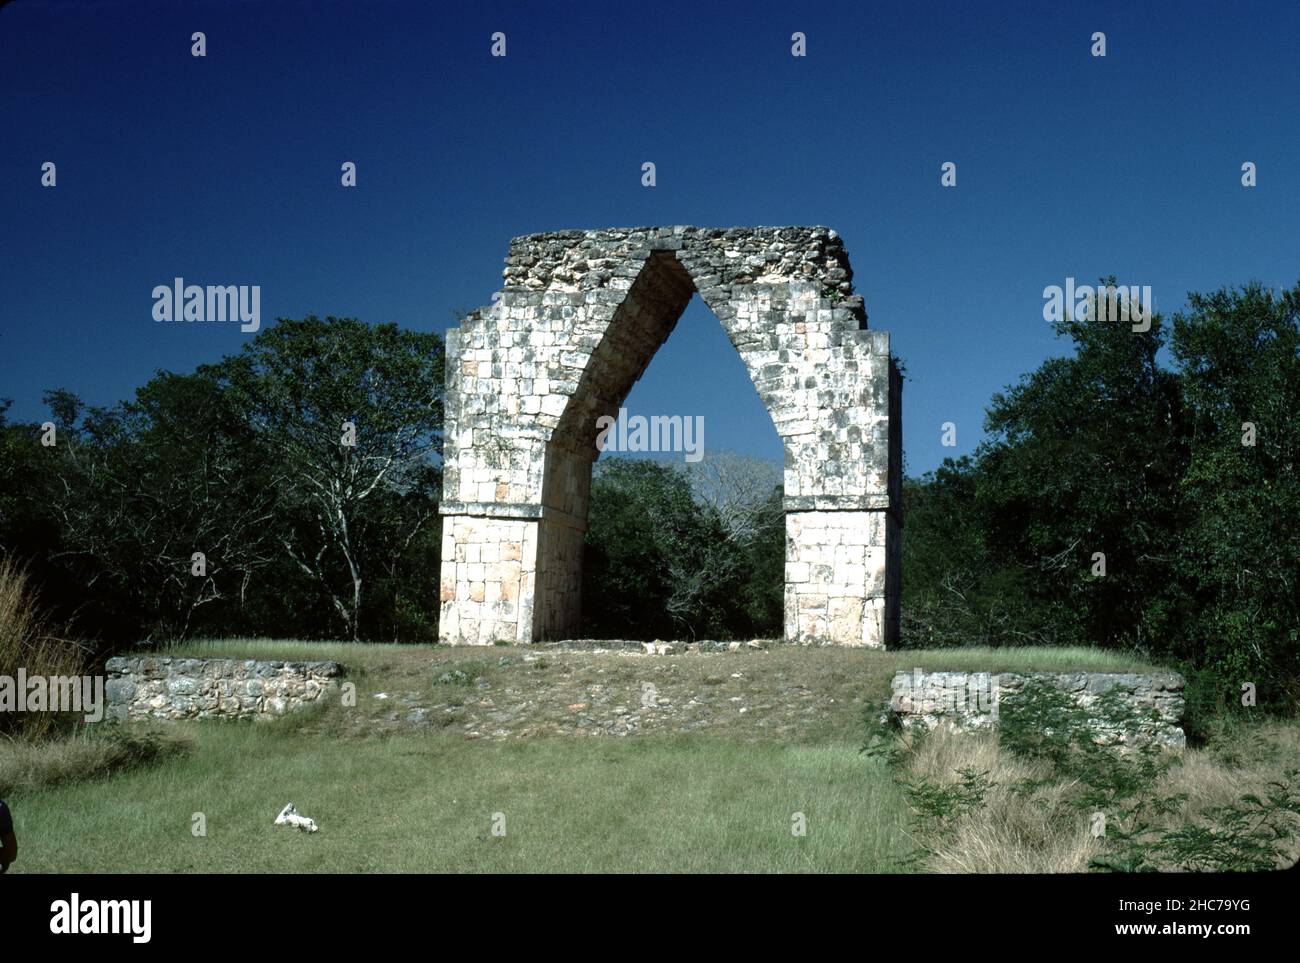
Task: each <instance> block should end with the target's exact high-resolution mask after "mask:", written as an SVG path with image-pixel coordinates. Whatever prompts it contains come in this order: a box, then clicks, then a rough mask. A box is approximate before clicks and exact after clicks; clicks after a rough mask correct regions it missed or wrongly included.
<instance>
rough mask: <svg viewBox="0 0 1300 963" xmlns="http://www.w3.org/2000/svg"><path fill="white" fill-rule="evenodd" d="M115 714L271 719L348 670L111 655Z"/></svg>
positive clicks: (108, 692) (109, 695)
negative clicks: (114, 656) (112, 656)
mask: <svg viewBox="0 0 1300 963" xmlns="http://www.w3.org/2000/svg"><path fill="white" fill-rule="evenodd" d="M105 669H106V670H107V673H108V681H107V683H106V684H105V686H104V694H105V697H106V699H107V701H108V711H107V713H106V715H107V716H108V717H109V718H111V719H218V718H220V719H272V718H275V717H276V716H281V715H284V714H285V713H286V712H292V711H293V710H294V709H299V708H301V707H303V706H304V705H307V704H308V703H312V702H317V701H319V700H320V699H321V698H322V697H323V696H324V695H325V693H326V692H327V691H329V689H330V688H331V687H332V686H333V685H334V680H335V679H336V678H338V677H339V676H341V675H342V674H343V667H342V666H340V665H339V664H338V663H337V662H276V661H270V660H267V661H263V660H255V659H174V658H167V657H153V656H144V657H138V658H121V657H119V658H114V659H109V660H108V662H107V663H106V665H105Z"/></svg>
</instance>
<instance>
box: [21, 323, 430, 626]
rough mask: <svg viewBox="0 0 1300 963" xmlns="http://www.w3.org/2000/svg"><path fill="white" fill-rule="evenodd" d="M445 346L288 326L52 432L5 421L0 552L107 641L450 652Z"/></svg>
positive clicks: (376, 333) (66, 405) (413, 338)
mask: <svg viewBox="0 0 1300 963" xmlns="http://www.w3.org/2000/svg"><path fill="white" fill-rule="evenodd" d="M442 391H443V353H442V342H441V339H440V338H439V337H438V336H437V335H436V334H424V333H417V332H411V331H404V330H402V329H399V328H398V327H397V326H396V325H391V324H388V325H366V324H362V323H360V322H358V321H355V320H352V319H339V318H325V319H320V318H316V317H308V318H306V319H303V320H288V319H282V320H281V321H280V323H279V324H278V325H276V326H275V327H273V328H270V329H268V330H265V331H263V332H262V333H261V334H259V335H258V336H257V337H256V338H255V339H254V340H253V341H251V342H250V343H249V344H248V345H247V346H246V347H245V348H244V350H243V351H241V352H240V353H239V354H237V355H233V356H230V357H227V358H225V359H223V360H222V361H220V362H218V363H216V364H212V365H204V366H202V367H200V368H199V369H198V370H197V371H195V372H194V373H193V374H186V375H178V374H171V373H167V372H160V373H159V374H158V375H157V376H156V377H155V378H153V379H152V380H151V381H150V382H149V383H148V384H146V385H144V386H143V387H142V388H140V389H139V390H138V391H137V392H136V395H135V397H134V398H133V399H132V400H130V401H127V402H123V403H121V404H119V405H116V406H114V407H111V408H93V407H92V408H87V407H85V406H83V405H82V404H81V402H80V401H79V399H78V398H77V397H76V396H75V395H74V394H72V393H70V392H68V391H62V390H59V391H51V392H49V393H47V395H46V399H45V400H46V402H47V404H48V406H49V408H50V419H49V421H48V422H46V423H44V425H36V424H17V423H9V422H7V421H6V420H5V417H4V412H5V409H7V408H8V404H7V403H5V404H3V406H0V547H3V549H4V552H5V553H6V554H8V555H10V556H12V557H14V558H17V559H20V560H22V561H23V562H24V563H25V564H26V565H27V566H28V570H29V572H30V574H31V576H32V583H33V584H34V585H36V586H38V587H39V588H40V594H41V596H42V598H43V600H44V601H45V603H46V604H47V605H50V606H52V607H54V608H55V609H56V610H58V611H57V615H58V616H59V617H60V618H66V617H70V618H74V625H76V626H77V628H78V629H79V630H80V631H81V632H83V633H84V634H86V635H88V636H91V637H93V638H95V639H97V640H98V641H100V642H101V643H105V644H107V645H110V646H115V645H119V644H123V643H130V642H134V641H139V640H144V639H170V638H177V637H183V636H186V635H198V634H202V635H238V634H258V635H282V636H297V637H343V638H368V639H428V638H430V637H432V636H434V635H435V634H436V619H437V611H436V599H437V593H436V592H435V591H433V590H431V588H430V585H431V580H436V577H437V576H436V573H437V569H438V556H439V529H438V516H437V498H438V493H439V490H440V476H439V472H438V470H437V468H436V463H437V462H436V456H437V454H438V451H439V449H440V446H441V432H442Z"/></svg>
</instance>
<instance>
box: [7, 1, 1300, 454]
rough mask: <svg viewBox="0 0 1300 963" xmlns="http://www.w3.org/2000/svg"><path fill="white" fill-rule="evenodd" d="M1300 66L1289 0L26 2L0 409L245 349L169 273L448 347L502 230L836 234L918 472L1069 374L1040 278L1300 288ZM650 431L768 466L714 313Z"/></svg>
mask: <svg viewBox="0 0 1300 963" xmlns="http://www.w3.org/2000/svg"><path fill="white" fill-rule="evenodd" d="M194 31H203V32H204V33H205V34H206V37H207V56H206V57H204V58H196V57H192V56H191V40H190V37H191V34H192V33H193V32H194ZM494 31H502V32H504V33H505V34H506V38H507V56H506V57H504V58H493V57H491V56H490V45H491V41H490V37H491V34H492V33H493V32H494ZM795 31H800V32H803V33H804V34H806V37H807V56H806V57H803V58H796V57H792V56H791V52H790V48H791V34H792V33H794V32H795ZM1096 31H1103V32H1105V34H1106V44H1107V51H1106V54H1107V55H1106V56H1105V57H1104V58H1094V57H1093V56H1091V55H1090V48H1091V46H1092V41H1091V37H1092V34H1093V33H1094V32H1096ZM1297 50H1300V3H1295V2H1277V3H1231V4H1229V3H1223V4H1219V3H1209V2H1195V3H1193V2H1186V3H1155V2H1145V3H1144V2H1133V0H1129V2H1123V3H1114V4H1107V3H1070V4H1057V3H1045V2H1033V3H1011V2H997V3H994V2H977V3H969V2H963V3H952V4H944V3H891V4H877V3H868V2H861V0H859V2H849V3H831V2H818V3H816V4H810V5H808V7H807V8H806V9H805V8H804V7H803V5H801V4H792V3H788V2H787V3H762V2H750V0H746V2H743V3H710V2H701V0H693V2H674V0H660V2H654V3H647V4H630V3H608V2H605V3H599V4H596V3H586V2H555V3H547V2H531V3H513V4H494V3H483V2H473V3H465V4H454V5H453V4H442V3H396V2H392V3H390V2H321V3H275V4H261V3H248V2H229V3H207V2H195V3H144V2H140V3H134V2H132V3H127V2H85V3H35V2H20V3H14V4H10V5H8V6H5V7H4V8H3V9H0V397H3V396H8V397H12V398H14V399H15V406H14V410H13V411H12V412H11V415H12V416H16V417H19V418H31V419H34V418H37V417H38V416H41V415H43V409H42V408H41V406H40V403H39V398H40V394H41V391H42V390H43V389H45V388H49V387H55V386H60V387H67V388H69V389H72V390H74V391H76V392H78V393H79V394H81V395H82V397H83V398H84V399H85V400H87V401H88V402H90V403H93V404H111V403H113V402H115V401H117V400H120V399H122V398H125V397H129V396H130V395H131V393H132V392H133V390H134V389H135V387H137V386H138V385H140V384H142V383H143V382H144V381H146V380H147V379H148V378H149V377H150V375H151V374H152V373H153V371H154V370H155V369H159V368H163V369H169V370H175V371H188V370H192V369H193V367H194V366H195V365H196V364H199V363H202V362H205V361H210V360H215V359H216V358H218V357H220V356H221V355H223V354H227V353H231V352H234V351H236V350H238V348H239V346H240V345H241V343H243V341H244V340H245V339H247V338H248V337H251V335H247V334H242V333H241V332H240V331H239V328H238V326H235V325H184V324H170V325H169V324H159V323H156V322H154V321H153V320H152V316H151V311H152V307H153V302H152V300H151V296H150V295H151V291H152V289H153V287H154V286H155V285H157V284H167V283H170V281H171V279H172V278H173V277H176V276H178V275H179V276H182V277H184V278H185V279H186V280H187V282H191V283H198V284H249V285H252V284H258V285H260V286H261V288H262V315H263V318H264V319H268V321H267V323H269V319H271V318H274V317H277V316H291V317H298V316H302V315H305V314H307V313H317V314H321V315H324V314H335V315H352V316H356V317H359V318H362V319H364V320H368V321H395V322H397V323H399V324H402V325H405V326H409V327H411V328H417V329H421V330H429V329H438V330H442V329H445V328H446V327H447V326H448V325H450V324H451V323H452V314H451V312H452V310H453V309H456V308H469V307H474V306H477V305H480V304H484V303H486V302H487V301H488V300H489V298H490V296H491V294H492V292H493V291H494V290H496V289H497V288H498V287H499V286H500V282H501V269H502V258H503V257H504V255H505V251H506V245H507V242H508V240H509V238H510V237H511V236H513V235H517V234H526V233H531V232H535V231H546V230H556V229H559V228H568V227H605V226H615V225H645V224H697V225H707V226H731V225H749V224H765V225H770V224H826V225H829V226H831V227H833V228H835V229H836V230H837V231H839V232H840V233H841V234H842V235H843V237H844V240H845V243H846V246H847V248H848V251H849V255H850V257H851V259H852V261H853V265H854V268H855V271H856V277H855V283H856V285H857V290H858V292H859V293H860V294H862V295H863V296H864V298H865V299H866V305H867V311H868V314H869V316H870V324H871V326H872V327H876V328H883V329H886V330H888V331H890V332H892V336H893V346H894V350H895V352H896V353H897V354H899V355H900V356H901V357H902V358H903V359H904V361H905V362H906V365H907V368H908V375H909V381H908V382H907V384H906V386H905V390H904V443H905V450H906V454H907V469H908V471H909V473H913V474H916V473H920V472H923V471H926V470H928V469H931V468H933V467H934V466H935V465H937V464H938V462H939V461H940V460H941V459H942V458H943V457H944V456H945V455H949V454H961V453H963V452H966V451H969V450H970V449H971V448H973V447H974V445H975V444H976V443H977V442H978V440H979V437H980V427H981V423H982V418H983V409H984V406H985V405H986V403H987V402H988V399H989V396H990V395H991V394H992V393H993V392H994V391H996V390H998V389H1000V388H1002V387H1004V386H1005V385H1007V384H1009V383H1011V382H1014V381H1015V380H1016V379H1017V378H1018V377H1019V375H1020V374H1022V373H1024V372H1027V371H1029V370H1032V369H1033V368H1034V367H1036V366H1037V365H1038V364H1039V363H1040V362H1041V361H1042V360H1043V359H1044V358H1045V357H1048V356H1050V355H1052V354H1058V353H1061V352H1062V351H1063V350H1064V346H1063V345H1062V344H1061V343H1060V342H1057V341H1056V340H1055V339H1054V338H1053V336H1052V333H1051V331H1050V329H1049V327H1048V325H1047V323H1046V322H1045V321H1044V320H1043V317H1042V305H1043V296H1042V291H1043V288H1044V287H1045V286H1047V285H1051V284H1061V285H1064V283H1065V279H1066V278H1067V277H1069V276H1073V277H1075V278H1078V279H1079V281H1080V283H1085V282H1093V281H1095V279H1096V278H1097V277H1098V276H1100V275H1104V274H1112V273H1113V274H1115V275H1116V276H1117V277H1118V279H1119V280H1120V282H1121V283H1126V284H1141V285H1150V286H1151V287H1152V290H1153V294H1154V299H1155V306H1156V309H1157V310H1159V311H1163V312H1169V311H1173V310H1177V309H1178V308H1179V307H1181V306H1182V305H1183V303H1184V301H1185V297H1186V293H1187V291H1189V290H1209V289H1212V288H1215V287H1218V286H1220V285H1224V284H1236V283H1241V282H1244V281H1247V280H1249V279H1252V278H1257V279H1259V280H1261V281H1263V282H1264V283H1266V284H1268V285H1270V286H1281V285H1291V284H1294V283H1295V282H1296V281H1297V279H1300V257H1297V254H1298V253H1300V231H1298V230H1297V214H1298V213H1300V189H1297V183H1300V56H1297ZM46 161H53V162H55V163H56V164H57V177H58V181H57V186H56V187H54V188H43V187H42V186H41V184H40V179H41V165H42V164H43V163H44V162H46ZM344 161H354V162H355V163H356V164H357V167H358V186H357V187H356V188H355V189H346V188H343V187H342V186H340V182H339V180H340V165H341V164H342V163H343V162H344ZM645 161H652V162H654V163H655V164H656V166H657V181H658V183H657V186H656V187H654V188H646V187H642V186H641V164H642V163H643V162H645ZM946 161H952V162H954V163H956V164H957V186H956V187H954V188H944V187H942V186H941V185H940V165H941V164H943V163H944V162H946ZM1247 161H1250V162H1253V163H1255V164H1256V165H1257V169H1258V181H1259V183H1258V186H1257V187H1255V188H1253V189H1248V188H1245V187H1243V186H1242V184H1241V165H1242V164H1243V163H1245V162H1247ZM629 408H631V409H632V410H634V411H639V412H642V413H646V414H653V413H660V414H702V415H704V417H705V422H706V435H705V441H706V445H707V446H709V447H725V448H733V449H738V450H741V451H746V452H750V453H753V454H761V455H768V456H772V457H777V456H779V442H778V440H777V437H776V434H775V432H774V431H773V429H772V426H771V423H770V421H769V420H768V419H767V416H766V414H765V412H764V410H763V406H762V404H761V402H760V401H759V399H758V397H757V395H756V394H755V393H754V391H753V389H752V387H751V386H750V384H749V382H748V380H747V378H746V376H745V374H744V371H743V368H742V367H741V364H740V361H739V359H738V358H737V357H736V356H735V354H734V352H732V351H731V350H730V349H729V346H728V344H727V342H726V339H725V336H724V335H723V334H722V331H721V327H720V326H719V325H718V324H717V322H716V320H715V319H714V318H713V317H712V315H711V314H710V313H709V312H708V310H707V309H706V308H705V307H703V305H702V304H701V303H700V301H699V299H698V298H697V299H695V301H694V302H692V306H691V307H690V308H688V310H687V313H686V315H685V316H684V317H683V319H682V321H681V323H680V325H679V326H678V329H677V331H676V332H675V333H674V335H673V337H672V338H671V339H670V340H669V342H668V344H667V345H666V346H665V347H664V349H663V350H662V351H661V352H660V354H659V356H658V357H656V359H655V361H654V362H653V363H652V364H651V366H650V369H649V371H648V372H647V374H646V376H645V378H644V379H643V381H642V382H641V383H640V384H639V385H638V386H637V387H636V388H635V389H634V391H633V395H632V397H631V399H629ZM945 421H952V422H954V423H955V424H956V425H957V442H958V444H957V447H956V448H955V449H954V448H943V447H941V446H940V433H941V432H940V425H941V424H942V423H943V422H945Z"/></svg>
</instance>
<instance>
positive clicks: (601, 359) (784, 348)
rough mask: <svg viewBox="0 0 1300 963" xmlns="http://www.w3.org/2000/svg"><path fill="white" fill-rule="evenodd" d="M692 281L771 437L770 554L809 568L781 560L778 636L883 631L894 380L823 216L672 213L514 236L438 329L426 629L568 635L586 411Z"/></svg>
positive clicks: (886, 352)
mask: <svg viewBox="0 0 1300 963" xmlns="http://www.w3.org/2000/svg"><path fill="white" fill-rule="evenodd" d="M695 293H699V295H700V296H701V298H702V299H703V300H704V302H705V303H706V304H708V306H709V307H710V308H711V309H712V311H713V313H714V314H715V315H716V316H717V318H718V320H719V321H720V322H721V323H722V325H723V328H724V329H725V331H726V333H727V335H728V337H729V338H730V340H731V342H732V344H733V345H734V346H735V348H736V350H737V352H738V353H739V354H740V357H741V359H742V361H743V362H744V364H745V367H746V369H747V371H748V372H749V375H750V378H751V380H752V382H753V384H754V387H755V389H756V390H757V391H758V394H759V396H760V397H761V398H762V399H763V402H764V404H765V405H766V407H767V410H768V412H769V414H770V415H771V417H772V421H773V424H774V425H775V427H776V430H777V432H778V434H780V436H781V438H782V441H783V443H784V447H785V509H786V511H787V513H790V521H789V523H788V524H787V535H788V539H789V540H792V541H793V542H794V543H795V544H794V545H793V546H792V547H788V550H787V568H788V569H789V567H790V566H794V569H795V571H796V572H800V573H801V572H802V571H803V568H802V566H805V565H806V566H807V568H808V575H809V577H808V578H805V579H803V580H796V579H792V578H791V577H790V572H789V571H787V590H786V630H787V638H788V639H790V640H791V641H805V642H813V641H817V642H821V641H832V642H839V643H842V644H848V645H873V646H883V645H885V644H887V643H892V641H893V640H894V638H895V637H896V633H897V620H898V607H897V593H898V578H897V571H896V569H897V566H896V564H894V562H895V560H896V558H897V538H898V529H899V525H900V519H899V516H898V511H897V506H898V490H899V482H900V480H901V444H900V438H901V432H900V425H899V410H900V404H899V398H900V392H901V378H900V377H899V374H898V370H897V368H896V367H895V366H894V364H893V361H892V359H891V356H890V349H889V335H888V334H887V333H886V332H883V331H868V330H867V317H866V311H865V309H864V307H863V302H862V298H861V297H859V296H857V295H855V294H854V293H853V286H852V270H851V269H850V267H849V262H848V256H847V254H846V253H845V251H844V246H843V243H842V241H841V240H840V238H839V236H838V235H837V234H836V233H835V232H834V231H831V230H829V229H828V228H825V227H783V228H774V227H764V228H728V229H713V228H696V227H681V226H678V227H662V228H616V229H609V230H601V231H561V232H555V233H549V234H534V235H528V236H525V237H518V238H515V239H514V240H513V241H512V242H511V244H510V253H509V256H508V257H507V259H506V270H505V286H504V287H503V289H502V290H501V291H500V292H499V293H498V294H497V295H496V296H495V297H494V299H493V302H494V303H493V304H492V305H490V306H488V307H484V308H481V309H479V310H478V311H475V312H473V313H471V314H470V315H469V316H468V317H466V318H465V319H464V321H463V323H462V324H461V326H460V327H459V328H457V329H453V330H452V331H450V332H448V336H447V359H448V362H447V372H448V374H447V397H446V410H447V416H446V417H447V421H446V438H447V449H446V455H445V460H444V483H443V502H442V505H441V509H440V510H441V511H442V513H443V514H444V515H446V516H448V517H447V518H446V519H445V522H446V525H445V529H444V530H445V531H446V532H447V533H448V536H449V537H448V536H444V541H443V556H442V574H441V593H440V598H441V624H440V634H441V637H442V639H443V640H444V641H447V642H452V643H469V644H488V643H490V642H492V641H494V640H496V639H507V640H512V641H517V642H530V641H535V640H540V639H542V638H557V637H564V636H574V635H577V634H578V632H579V628H580V627H579V625H578V615H579V612H580V609H581V596H580V587H581V582H582V579H581V562H582V551H581V549H582V539H583V535H584V533H585V531H586V526H587V496H588V493H589V490H590V484H591V464H592V462H593V461H594V460H595V458H596V457H597V455H598V452H597V449H596V446H595V438H596V433H597V430H598V426H597V419H598V418H600V417H601V416H603V415H610V416H613V415H615V414H616V413H617V410H618V408H619V406H620V405H621V404H622V403H623V401H624V399H625V398H626V397H627V395H628V392H629V391H630V390H631V388H632V386H633V384H635V382H636V381H637V379H639V378H640V377H641V375H642V373H643V372H644V371H645V369H646V366H647V365H648V364H649V363H650V360H651V358H653V356H654V354H655V352H656V351H657V350H658V348H659V347H660V345H662V344H663V342H664V341H665V340H666V339H667V337H668V335H669V334H670V333H671V332H672V329H673V327H674V326H675V325H676V323H677V320H678V318H679V317H680V316H681V313H682V311H683V310H684V309H685V307H686V304H687V302H688V301H689V300H690V298H691V297H692V296H693V295H694V294H695ZM706 457H707V456H706ZM886 517H888V518H889V520H890V522H886V521H885V519H886ZM891 523H892V524H891ZM805 530H806V531H807V532H808V533H809V536H808V539H807V541H806V544H805V542H804V541H802V539H803V536H802V535H801V532H803V531H805ZM819 539H820V540H819ZM493 546H496V550H495V552H494V549H493ZM506 546H510V548H509V555H511V556H513V557H511V558H506V557H504V556H503V554H502V549H504V548H505V547H506ZM516 546H517V548H516ZM516 552H517V554H516ZM493 555H495V557H491V556H493ZM514 562H517V563H518V565H512V564H509V563H514ZM828 569H829V573H828V571H827V570H828ZM494 585H499V586H500V588H499V589H498V588H494V587H493V586H494ZM801 605H802V606H803V608H802V609H801V608H800V606H801ZM800 612H805V613H807V614H806V615H801V614H800Z"/></svg>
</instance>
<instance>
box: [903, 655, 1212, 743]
mask: <svg viewBox="0 0 1300 963" xmlns="http://www.w3.org/2000/svg"><path fill="white" fill-rule="evenodd" d="M1026 679H1042V680H1045V681H1046V682H1048V683H1050V684H1051V685H1052V686H1054V687H1056V688H1058V689H1060V690H1061V691H1062V692H1065V693H1068V694H1069V695H1070V697H1071V698H1072V699H1074V701H1075V702H1076V703H1077V704H1078V705H1080V706H1081V707H1083V708H1085V709H1087V708H1088V707H1090V706H1092V705H1094V704H1095V703H1096V702H1097V699H1098V698H1099V697H1100V696H1101V695H1102V694H1104V693H1114V695H1115V696H1117V697H1118V698H1119V699H1120V700H1122V701H1123V702H1124V703H1126V704H1128V705H1129V706H1131V707H1132V708H1134V709H1137V710H1139V711H1140V712H1142V713H1143V714H1144V715H1149V716H1150V717H1151V721H1150V724H1149V725H1144V726H1143V729H1144V732H1140V733H1139V732H1125V731H1111V730H1110V729H1108V728H1107V727H1106V726H1105V725H1104V724H1103V723H1102V722H1101V721H1100V720H1098V721H1097V724H1096V732H1095V738H1096V739H1097V740H1098V741H1099V742H1107V743H1109V742H1114V743H1119V744H1126V743H1129V742H1132V741H1133V740H1134V739H1135V738H1139V737H1150V738H1154V739H1155V740H1156V741H1157V742H1159V743H1160V744H1161V745H1164V746H1167V747H1169V748H1171V749H1182V748H1183V747H1184V746H1185V745H1186V743H1187V737H1186V735H1185V734H1184V732H1183V730H1182V728H1181V726H1180V723H1181V721H1182V717H1183V677H1182V676H1180V675H1179V674H1178V673H1176V672H1152V673H1135V672H1075V673H1050V672H1031V673H1012V672H1002V673H990V672H923V671H921V670H920V669H914V670H912V671H911V672H899V673H897V674H895V676H894V681H893V686H892V694H891V696H890V701H889V708H890V711H891V712H892V713H893V714H894V716H895V717H896V718H897V720H898V721H899V723H900V724H901V725H902V726H903V728H905V729H914V728H915V729H933V728H935V727H936V726H940V725H947V726H952V727H953V728H956V729H959V730H962V731H973V730H981V729H989V728H991V727H993V726H995V725H996V724H997V721H998V705H999V703H1000V702H1001V701H1002V700H1003V699H1006V698H1008V697H1014V695H1015V693H1017V692H1018V691H1020V690H1021V689H1022V688H1023V687H1024V684H1025V680H1026Z"/></svg>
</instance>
